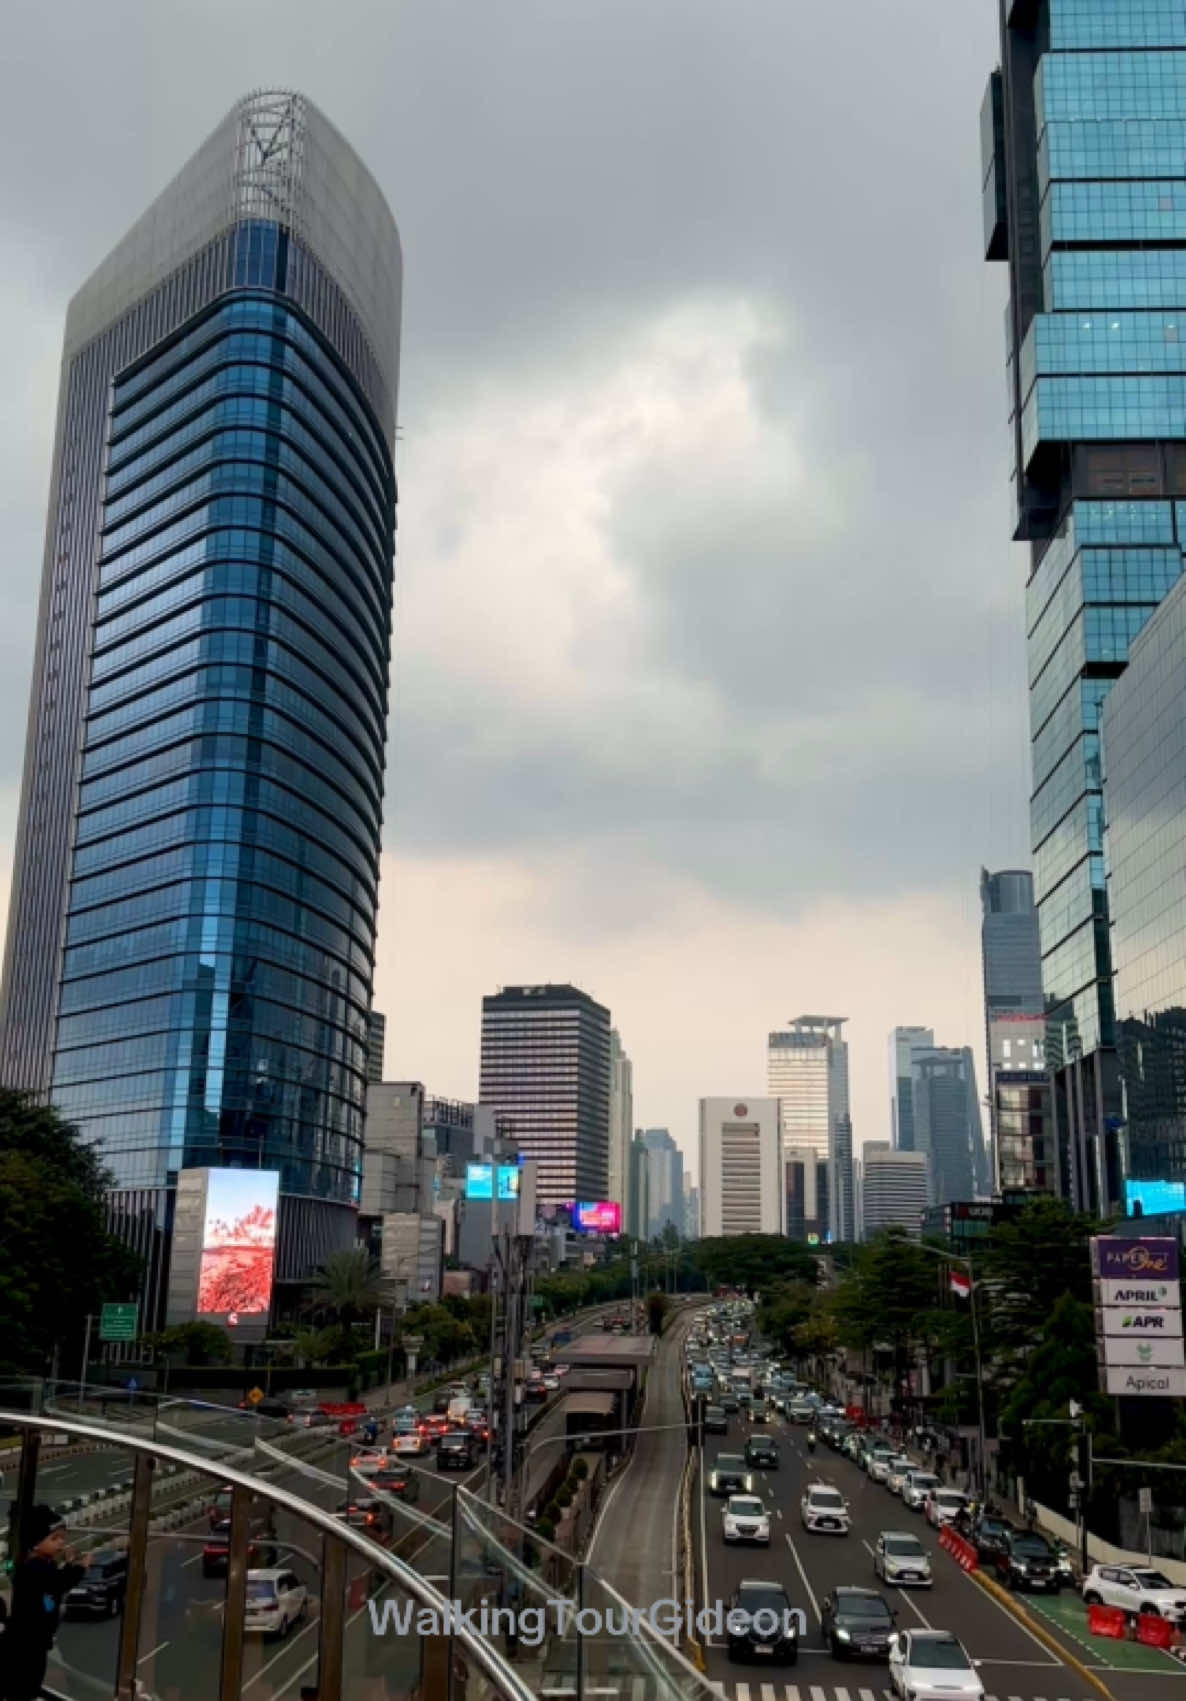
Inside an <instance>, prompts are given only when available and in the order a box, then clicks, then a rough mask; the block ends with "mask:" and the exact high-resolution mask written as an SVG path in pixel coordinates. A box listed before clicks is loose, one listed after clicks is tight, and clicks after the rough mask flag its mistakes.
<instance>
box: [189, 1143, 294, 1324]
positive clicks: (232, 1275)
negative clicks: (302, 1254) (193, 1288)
mask: <svg viewBox="0 0 1186 1701" xmlns="http://www.w3.org/2000/svg"><path fill="white" fill-rule="evenodd" d="M279 1197H280V1175H279V1172H278V1171H277V1170H269V1169H212V1170H209V1171H208V1172H207V1182H206V1216H205V1221H204V1223H203V1225H202V1250H201V1258H200V1261H199V1265H198V1306H197V1314H198V1316H199V1317H223V1318H226V1319H227V1321H228V1322H237V1321H238V1319H239V1318H240V1317H258V1316H260V1315H266V1313H267V1312H268V1310H269V1308H270V1307H271V1304H272V1271H273V1266H274V1263H275V1256H276V1212H277V1207H278V1204H279Z"/></svg>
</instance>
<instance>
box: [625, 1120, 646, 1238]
mask: <svg viewBox="0 0 1186 1701" xmlns="http://www.w3.org/2000/svg"><path fill="white" fill-rule="evenodd" d="M624 1215H625V1219H626V1233H627V1234H628V1235H629V1236H630V1237H631V1239H632V1240H647V1239H648V1238H649V1235H648V1225H649V1223H650V1220H651V1154H650V1153H649V1152H648V1151H647V1147H646V1141H645V1140H644V1139H643V1137H642V1129H641V1128H637V1129H635V1132H634V1138H633V1139H632V1140H631V1142H630V1167H629V1172H628V1176H627V1185H626V1210H625V1213H624Z"/></svg>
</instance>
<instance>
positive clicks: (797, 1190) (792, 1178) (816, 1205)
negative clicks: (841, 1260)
mask: <svg viewBox="0 0 1186 1701" xmlns="http://www.w3.org/2000/svg"><path fill="white" fill-rule="evenodd" d="M782 1172H783V1188H784V1192H785V1196H786V1205H785V1214H784V1221H785V1223H786V1232H787V1236H788V1238H789V1239H791V1240H801V1241H807V1242H808V1243H809V1244H810V1245H812V1246H819V1245H822V1244H823V1243H824V1242H825V1241H826V1240H827V1238H828V1236H829V1235H830V1234H831V1232H832V1228H831V1205H830V1199H831V1188H830V1186H829V1177H828V1160H827V1159H826V1158H821V1157H820V1155H819V1153H818V1152H817V1151H816V1149H815V1147H814V1146H784V1147H783V1149H782Z"/></svg>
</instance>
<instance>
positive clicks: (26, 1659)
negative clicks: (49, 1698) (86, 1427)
mask: <svg viewBox="0 0 1186 1701" xmlns="http://www.w3.org/2000/svg"><path fill="white" fill-rule="evenodd" d="M89 1565H90V1560H89V1558H88V1559H85V1560H83V1561H82V1563H76V1561H75V1556H74V1554H73V1553H72V1552H71V1551H70V1549H69V1548H68V1547H67V1545H66V1526H65V1524H64V1523H63V1522H62V1519H61V1518H60V1517H59V1516H58V1514H57V1513H56V1512H55V1511H53V1509H52V1508H51V1507H49V1506H34V1507H33V1509H32V1511H31V1512H30V1513H29V1516H28V1519H27V1520H26V1523H25V1527H24V1530H23V1531H22V1539H21V1558H20V1559H19V1560H18V1561H17V1563H16V1566H15V1567H14V1569H13V1573H12V1604H11V1605H10V1607H9V1610H8V1623H7V1624H6V1625H5V1626H4V1632H3V1635H0V1696H2V1697H3V1701H36V1698H37V1696H38V1695H40V1693H41V1686H42V1684H43V1683H44V1682H45V1668H46V1665H47V1664H48V1662H49V1651H50V1649H51V1648H52V1647H53V1644H54V1637H55V1636H56V1635H57V1630H58V1622H59V1620H60V1618H61V1616H62V1598H63V1596H64V1595H65V1594H66V1592H67V1590H69V1589H72V1588H73V1587H74V1585H75V1584H76V1583H78V1582H80V1581H81V1579H82V1578H83V1577H84V1576H85V1575H86V1572H87V1569H88V1567H89Z"/></svg>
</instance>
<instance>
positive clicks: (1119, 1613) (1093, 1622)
mask: <svg viewBox="0 0 1186 1701" xmlns="http://www.w3.org/2000/svg"><path fill="white" fill-rule="evenodd" d="M1087 1628H1088V1630H1089V1632H1090V1633H1091V1635H1092V1636H1111V1637H1112V1639H1113V1640H1114V1641H1116V1642H1125V1641H1127V1640H1128V1614H1127V1613H1126V1612H1125V1611H1124V1609H1123V1607H1110V1606H1089V1607H1088V1609H1087Z"/></svg>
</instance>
